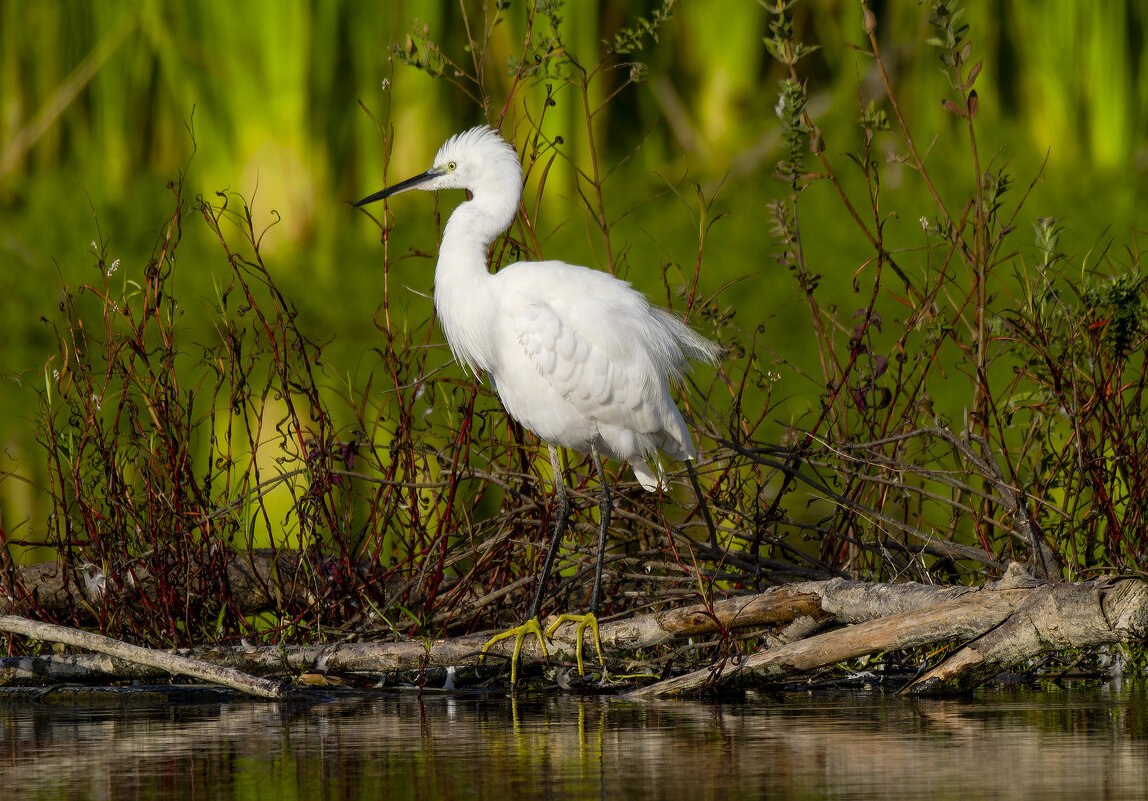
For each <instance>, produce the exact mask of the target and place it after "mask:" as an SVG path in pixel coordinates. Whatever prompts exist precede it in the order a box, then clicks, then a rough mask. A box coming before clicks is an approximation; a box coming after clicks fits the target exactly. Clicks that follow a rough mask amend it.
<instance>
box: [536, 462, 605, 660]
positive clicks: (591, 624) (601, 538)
mask: <svg viewBox="0 0 1148 801" xmlns="http://www.w3.org/2000/svg"><path fill="white" fill-rule="evenodd" d="M590 458H591V459H593V461H594V469H595V470H597V471H598V482H599V483H600V484H601V485H602V496H601V499H600V500H599V502H598V510H599V518H600V520H599V523H598V559H597V562H596V563H595V565H594V587H593V589H592V590H590V609H589V611H587V612H586V614H584V615H572V614H565V615H560V616H559V617H558V619H557V620H555V621H554V622H553V623H551V624H550V628H548V629H547V630H546V636H548V637H552V636H553V635H554V632H555V631H557V630H558V627H559V626H561V625H562V624H563V623H566V622H568V621H569V622H575V623H577V624H578V628H577V630H576V631H575V633H574V641H575V643H576V646H575V647H576V648H577V654H578V675H579V676H582V675H585V673H586V670H585V665H584V664H583V662H582V637H583V635H584V634H585V632H586V629H590V631H591V633H592V634H593V635H594V648H595V650H597V652H598V663H599V664H600V665H601V666H602V675H603V676H605V671H606V660H605V659H604V658H603V657H602V639H601V637H600V636H599V635H598V602H599V600H600V597H601V594H602V568H603V567H604V566H605V563H606V532H607V531H609V530H610V511H611V508H612V507H611V500H610V482H608V481H607V480H606V471H605V470H604V469H603V468H602V457H601V455H599V453H598V448H597V447H593V446H592V447H591V448H590Z"/></svg>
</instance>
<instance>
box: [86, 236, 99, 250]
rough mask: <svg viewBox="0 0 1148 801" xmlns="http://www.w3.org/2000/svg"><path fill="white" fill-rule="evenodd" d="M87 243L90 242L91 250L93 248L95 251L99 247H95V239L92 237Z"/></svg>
mask: <svg viewBox="0 0 1148 801" xmlns="http://www.w3.org/2000/svg"><path fill="white" fill-rule="evenodd" d="M88 244H90V245H91V246H92V250H95V251H98V250H99V248H97V247H96V240H94V239H93V240H92V241H91V242H89V243H88Z"/></svg>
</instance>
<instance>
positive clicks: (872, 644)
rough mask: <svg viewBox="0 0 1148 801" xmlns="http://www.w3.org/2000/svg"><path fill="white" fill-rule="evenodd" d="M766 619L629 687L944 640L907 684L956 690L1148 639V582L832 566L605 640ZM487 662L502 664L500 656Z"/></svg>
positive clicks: (821, 664)
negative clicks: (755, 640) (952, 577)
mask: <svg viewBox="0 0 1148 801" xmlns="http://www.w3.org/2000/svg"><path fill="white" fill-rule="evenodd" d="M763 630H768V631H770V632H773V633H774V636H773V637H765V638H761V639H763V641H768V642H771V643H772V644H771V645H770V646H769V647H764V646H763V647H762V649H761V650H759V651H757V652H756V653H753V654H750V655H749V656H746V657H743V658H741V659H738V660H733V659H728V660H724V661H722V662H719V663H716V664H714V665H712V666H709V667H707V668H705V669H702V670H696V671H692V672H689V673H686V674H684V675H681V676H675V677H672V678H668V679H665V680H662V681H657V682H655V683H653V684H650V685H647V686H645V687H642V688H640V689H637V690H634V691H632V692H630V693H629V694H628V695H629V697H633V698H650V697H665V696H675V695H687V694H696V693H699V692H705V691H707V690H711V689H731V690H732V689H739V688H747V687H752V686H760V685H769V684H777V683H781V682H785V681H792V680H794V679H795V678H799V677H801V676H802V675H805V674H809V673H810V672H812V671H816V670H820V669H823V668H826V667H829V666H832V665H834V664H837V663H840V662H844V661H847V660H850V659H854V658H857V657H860V656H864V655H867V654H875V653H881V652H887V651H896V650H900V649H908V648H918V647H923V646H933V645H938V644H957V645H958V647H957V648H956V649H955V650H953V651H952V652H951V653H950V654H949V655H948V656H947V657H945V658H944V659H943V660H942V661H941V662H940V663H939V664H937V665H933V666H929V667H928V668H927V670H925V672H923V673H922V674H921V675H920V676H918V677H917V678H916V679H915V680H913V681H912V682H911V683H910V684H909V685H908V686H907V687H906V688H905V690H906V691H908V692H912V693H921V694H924V693H933V694H937V693H950V692H959V691H963V690H967V689H969V688H972V687H975V686H976V685H978V684H980V683H981V682H983V681H985V680H987V679H990V678H992V677H993V676H996V675H998V674H1000V673H1002V672H1006V671H1009V670H1011V669H1013V668H1015V667H1016V666H1018V665H1020V664H1023V663H1024V662H1026V661H1027V660H1030V659H1032V658H1034V657H1037V656H1039V655H1041V654H1042V653H1046V652H1048V651H1052V650H1064V649H1074V648H1091V647H1095V646H1099V645H1103V644H1111V643H1124V642H1131V641H1137V640H1143V639H1145V638H1146V637H1148V582H1145V581H1143V580H1141V579H1138V578H1123V577H1104V578H1099V579H1096V580H1093V581H1086V582H1079V583H1072V584H1069V583H1049V582H1045V581H1041V580H1037V579H1034V578H1033V577H1032V576H1031V575H1030V574H1029V573H1027V571H1025V570H1024V569H1023V567H1022V566H1020V565H1019V564H1017V563H1013V565H1012V566H1011V567H1010V570H1009V571H1008V573H1006V575H1005V577H1004V578H1003V579H1002V580H1000V581H997V582H992V583H989V584H986V585H984V586H983V587H980V588H970V587H957V586H930V585H922V584H874V583H867V582H858V581H845V580H842V579H834V580H832V581H821V582H808V583H803V584H792V585H784V586H780V587H775V588H773V589H771V590H769V591H767V592H764V593H760V594H758V595H751V596H743V597H735V598H730V599H726V600H722V601H718V602H715V603H713V604H712V605H699V606H693V607H688V608H683V609H673V610H666V611H662V612H657V613H652V614H645V615H638V616H635V617H633V618H629V619H623V620H618V621H612V622H605V623H603V625H602V628H601V635H602V645H603V648H604V650H605V651H606V652H607V653H608V654H610V655H611V658H617V656H618V655H619V654H620V652H633V651H638V650H642V649H650V648H653V647H655V646H659V645H665V644H668V643H672V642H675V641H681V640H683V639H685V638H690V637H714V636H723V635H728V636H729V637H731V638H734V639H736V638H738V637H745V636H748V634H761V633H762V631H763ZM572 632H573V626H566V627H563V628H562V629H560V630H559V631H558V634H557V636H556V638H555V640H554V642H553V644H552V646H551V647H550V658H551V660H564V661H567V662H571V661H573V660H574V659H575V657H576V653H575V648H576V646H575V643H574V642H573V641H572V639H570V637H569V636H568V635H570V634H572ZM487 637H488V635H487V634H474V635H468V636H464V637H457V638H451V639H444V640H404V641H398V642H341V643H332V644H327V645H297V646H291V645H278V646H231V647H222V646H220V647H204V648H197V649H192V650H190V651H182V652H180V654H183V655H189V656H193V657H194V658H195V659H196V660H199V661H201V662H208V663H211V664H214V665H219V666H224V667H228V668H231V669H235V670H238V671H242V672H243V673H246V674H252V675H263V676H266V675H277V676H292V675H298V674H300V673H307V672H310V671H317V672H320V673H330V674H340V673H347V674H350V673H365V674H371V675H388V674H398V673H405V672H419V671H425V670H426V669H428V668H447V667H452V666H453V667H463V666H473V665H476V664H477V663H478V654H479V652H480V650H481V648H482V645H483V644H484V643H485V642H486V639H487ZM510 650H511V646H510V644H509V643H499V644H497V645H496V646H494V648H492V649H491V654H499V655H502V656H504V657H508V656H509V654H510ZM589 650H592V648H590V649H589ZM117 655H118V656H121V657H122V655H121V654H117ZM587 657H588V664H593V661H592V659H593V658H592V657H590V656H589V653H588V651H587ZM128 659H132V658H131V657H128ZM38 660H47V661H38ZM133 661H134V660H133ZM490 662H491V663H492V664H497V663H496V662H495V661H494V660H493V659H491V660H490ZM543 662H544V658H543V655H542V653H541V651H540V650H539V648H538V646H537V643H535V642H532V641H530V640H527V641H526V643H525V644H524V647H523V650H522V655H521V662H520V664H521V665H522V666H523V667H526V666H537V665H540V664H542V663H543ZM163 669H166V668H162V669H161V668H153V669H151V670H150V671H142V672H141V670H140V669H139V668H132V667H131V666H128V665H126V663H124V662H122V661H120V662H116V661H113V660H109V659H107V658H101V657H92V658H89V659H82V658H80V657H79V656H77V655H70V656H51V657H39V658H24V659H19V660H17V659H8V660H0V684H19V683H28V682H32V681H40V682H43V681H45V680H51V678H52V677H55V678H56V680H60V679H63V680H67V681H82V680H83V679H82V678H81V676H82V675H84V674H85V673H87V675H89V676H90V677H91V679H90V680H97V681H109V680H116V679H121V680H122V679H127V678H145V677H152V678H154V677H155V676H156V675H159V674H160V671H161V670H163ZM65 676H67V677H68V678H66V679H64V678H63V677H65ZM96 677H98V678H96Z"/></svg>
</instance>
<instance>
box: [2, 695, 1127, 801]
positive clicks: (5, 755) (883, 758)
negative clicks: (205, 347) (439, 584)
mask: <svg viewBox="0 0 1148 801" xmlns="http://www.w3.org/2000/svg"><path fill="white" fill-rule="evenodd" d="M0 737H2V738H3V739H2V740H0V749H2V750H0V798H18V799H20V801H38V799H61V798H69V799H84V798H92V799H142V798H148V799H150V798H164V799H168V798H171V799H273V801H289V800H290V799H359V798H364V799H378V798H390V799H400V798H418V799H427V801H433V800H434V799H455V798H458V799H492V801H504V800H505V799H533V798H547V799H549V798H633V799H691V800H692V799H722V801H726V799H739V798H754V799H757V798H769V799H821V798H827V799H917V798H921V799H1041V800H1042V801H1047V800H1048V799H1134V798H1136V799H1138V798H1148V693H1146V691H1145V687H1144V686H1143V685H1142V684H1138V685H1135V686H1129V685H1124V686H1121V685H1118V684H1115V685H1107V686H1104V687H1100V688H1093V689H1057V688H1052V689H1047V688H1046V689H1045V690H1044V691H1036V690H1034V689H1025V688H1018V687H1011V688H1006V689H993V690H986V691H982V692H981V693H979V694H978V695H976V696H974V697H971V698H966V699H961V700H943V701H938V700H929V701H921V700H912V699H905V698H899V697H896V696H889V695H882V694H875V693H860V692H857V693H825V692H818V693H815V694H809V695H802V694H787V695H779V696H769V697H764V696H763V697H760V698H755V699H753V700H751V701H746V702H741V703H737V704H729V703H726V704H707V703H697V702H659V703H648V702H643V703H640V704H638V703H630V702H626V701H621V700H617V699H608V698H590V699H586V698H576V697H570V696H537V697H530V698H524V699H519V700H517V701H511V700H509V699H506V698H503V697H490V696H485V697H475V696H467V695H442V694H434V695H432V694H427V695H424V696H423V698H422V699H421V700H420V699H419V698H418V697H417V696H415V695H413V694H410V695H398V696H390V697H383V696H374V697H370V698H367V699H364V698H362V697H359V698H355V699H344V700H335V701H330V702H327V703H316V704H298V703H291V704H271V703H260V702H253V701H234V700H233V701H229V702H226V703H219V702H202V703H184V704H154V703H153V704H146V703H140V702H139V701H138V700H135V701H132V702H131V703H127V704H113V703H110V702H107V703H102V704H93V705H89V706H84V707H77V706H75V705H65V706H55V705H52V704H48V703H45V702H44V700H41V701H40V702H36V703H29V702H28V701H27V700H26V699H25V700H23V701H21V702H13V701H5V702H4V703H3V704H0Z"/></svg>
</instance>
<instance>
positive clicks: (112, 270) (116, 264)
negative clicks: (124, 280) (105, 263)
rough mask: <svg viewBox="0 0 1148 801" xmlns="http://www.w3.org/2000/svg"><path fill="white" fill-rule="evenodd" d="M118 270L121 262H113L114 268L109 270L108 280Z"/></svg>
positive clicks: (117, 260)
mask: <svg viewBox="0 0 1148 801" xmlns="http://www.w3.org/2000/svg"><path fill="white" fill-rule="evenodd" d="M118 269H120V260H119V259H116V260H115V261H113V262H112V266H111V267H109V268H108V278H111V277H112V276H113V275H114V274H115V272H116V270H118Z"/></svg>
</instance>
